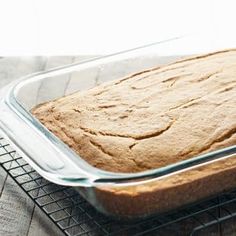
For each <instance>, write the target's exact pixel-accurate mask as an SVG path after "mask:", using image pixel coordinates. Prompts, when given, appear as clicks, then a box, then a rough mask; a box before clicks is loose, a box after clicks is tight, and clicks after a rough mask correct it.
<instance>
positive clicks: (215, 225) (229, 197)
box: [0, 137, 236, 236]
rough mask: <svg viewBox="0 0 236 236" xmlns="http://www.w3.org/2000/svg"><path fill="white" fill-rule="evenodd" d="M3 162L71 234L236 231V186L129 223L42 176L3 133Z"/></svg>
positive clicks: (0, 141) (0, 146) (0, 143)
mask: <svg viewBox="0 0 236 236" xmlns="http://www.w3.org/2000/svg"><path fill="white" fill-rule="evenodd" d="M0 165H1V166H2V167H3V168H4V169H5V171H6V172H7V173H8V174H9V175H10V176H11V177H12V178H13V180H14V181H15V182H16V183H17V184H18V185H19V187H20V188H21V189H22V190H23V191H24V192H25V193H26V194H27V195H28V196H29V197H30V198H31V199H32V200H33V201H34V202H35V204H37V205H38V206H39V207H40V208H41V210H42V211H44V213H45V214H46V215H47V216H48V217H49V218H50V219H51V220H52V222H54V223H55V224H56V225H57V226H58V227H59V228H60V229H61V231H62V232H63V233H64V234H65V235H68V236H81V235H96V236H97V235H174V236H177V235H181V236H183V235H191V236H196V235H235V234H236V226H234V223H235V222H236V190H233V191H230V192H227V193H224V194H221V195H219V196H217V197H214V198H211V199H207V200H205V201H201V202H199V203H197V204H194V205H191V206H188V207H186V208H183V209H179V210H178V211H175V212H171V213H168V214H165V215H162V216H156V217H152V218H149V219H145V220H139V221H136V222H133V223H127V222H120V221H115V220H112V219H110V218H108V217H106V216H104V215H102V214H100V213H99V212H97V211H96V210H95V209H94V208H93V207H92V206H91V205H90V204H89V203H87V202H86V201H85V200H84V199H83V198H82V197H81V196H80V195H79V194H78V193H77V192H76V191H75V190H74V189H73V188H70V187H64V186H58V185H55V184H53V183H50V182H48V181H47V180H45V179H44V178H42V177H41V176H40V175H39V174H38V173H37V172H36V171H35V170H33V169H32V167H31V166H30V165H29V164H27V163H26V162H25V161H24V160H23V158H22V157H21V156H19V155H18V154H17V152H16V151H15V150H13V149H12V147H11V146H10V145H9V144H8V142H7V141H6V140H5V139H4V138H2V137H0Z"/></svg>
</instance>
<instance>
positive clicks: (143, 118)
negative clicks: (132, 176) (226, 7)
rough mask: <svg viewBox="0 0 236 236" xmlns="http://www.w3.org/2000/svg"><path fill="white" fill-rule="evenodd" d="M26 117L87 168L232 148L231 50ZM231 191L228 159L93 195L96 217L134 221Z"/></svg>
mask: <svg viewBox="0 0 236 236" xmlns="http://www.w3.org/2000/svg"><path fill="white" fill-rule="evenodd" d="M32 113H33V115H34V116H35V117H36V118H38V119H39V121H40V122H42V123H43V124H44V125H45V126H46V127H47V128H48V129H49V130H50V131H52V132H53V133H54V134H55V135H56V136H57V137H59V138H60V139H61V140H62V141H64V142H65V143H66V144H67V145H68V146H69V147H71V148H72V149H73V150H74V151H75V152H77V153H78V154H79V155H80V156H81V157H82V158H83V159H85V160H86V161H87V162H88V163H90V164H91V165H93V166H95V167H97V168H100V169H103V170H107V171H112V172H125V173H133V172H139V171H145V170H150V169H155V168H158V167H163V166H167V165H169V164H172V163H177V162H179V161H182V160H186V159H188V158H191V157H194V156H197V155H199V154H202V153H207V152H210V151H213V150H216V149H220V148H224V147H227V146H231V145H236V49H230V50H224V51H219V52H214V53H210V54H205V55H200V56H195V57H191V58H187V59H183V60H180V61H177V62H174V63H171V64H168V65H164V66H161V67H156V68H151V69H148V70H145V71H141V72H138V73H136V74H133V75H129V76H127V77H125V78H121V79H119V80H117V81H112V82H109V83H105V84H102V85H100V86H97V87H95V88H92V89H89V90H87V91H79V92H76V93H74V94H72V95H69V96H66V97H62V98H60V99H57V100H55V101H50V102H47V103H44V104H41V105H38V106H37V107H35V108H34V109H33V110H32ZM235 186H236V160H235V158H234V157H232V158H230V159H225V160H222V161H220V162H217V163H212V164H210V165H207V166H202V167H198V168H196V169H192V170H188V171H186V172H183V173H179V174H175V175H173V176H169V177H167V178H163V179H160V180H153V181H150V182H148V183H145V184H143V185H136V186H125V187H119V186H117V187H116V186H113V187H112V188H111V186H108V187H106V186H102V187H99V188H95V189H94V191H95V195H96V200H97V201H98V202H97V205H98V206H99V207H100V210H101V211H103V212H106V213H107V212H109V214H113V215H116V216H120V217H137V216H144V215H150V214H152V213H156V212H163V211H167V210H170V209H173V208H176V207H179V206H182V205H184V204H188V203H191V202H194V201H196V200H198V199H202V198H205V197H207V196H210V195H214V194H216V193H219V192H222V191H224V190H227V189H230V188H233V187H235ZM94 204H96V203H94Z"/></svg>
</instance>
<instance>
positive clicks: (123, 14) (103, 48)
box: [0, 0, 236, 56]
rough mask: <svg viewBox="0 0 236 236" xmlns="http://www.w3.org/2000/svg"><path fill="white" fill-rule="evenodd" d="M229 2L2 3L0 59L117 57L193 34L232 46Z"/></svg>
mask: <svg viewBox="0 0 236 236" xmlns="http://www.w3.org/2000/svg"><path fill="white" fill-rule="evenodd" d="M235 7H236V1H233V0H224V1H221V0H215V1H214V0H198V1H193V0H192V1H191V0H179V1H174V0H119V1H115V0H99V1H96V0H94V1H92V0H86V1H80V0H21V1H19V0H0V30H1V31H0V32H1V37H0V55H1V56H7V55H8V56H9V55H68V54H70V55H75V54H77V55H78V54H80V55H81V54H104V53H111V52H114V51H120V50H123V49H126V48H130V47H135V46H137V45H142V44H146V43H150V42H153V41H158V40H161V39H166V38H170V37H173V36H177V35H184V34H189V33H193V32H201V34H206V33H210V34H211V36H212V37H216V38H218V39H219V40H220V41H222V42H224V41H225V40H231V41H236V32H235V26H234V24H235V22H236V14H235V9H236V8H235Z"/></svg>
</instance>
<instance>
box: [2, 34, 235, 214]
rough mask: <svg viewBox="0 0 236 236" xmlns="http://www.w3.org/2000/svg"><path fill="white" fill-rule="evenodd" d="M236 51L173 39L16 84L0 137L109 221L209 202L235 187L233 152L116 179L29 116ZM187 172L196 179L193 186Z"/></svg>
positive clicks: (6, 93) (212, 42) (8, 92)
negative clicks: (185, 62) (42, 107)
mask: <svg viewBox="0 0 236 236" xmlns="http://www.w3.org/2000/svg"><path fill="white" fill-rule="evenodd" d="M235 46H236V43H235V45H233V44H227V43H224V44H222V42H217V40H216V39H208V40H207V39H206V38H205V37H185V38H175V39H171V40H166V41H163V42H158V43H153V44H150V45H147V46H144V47H140V48H136V49H132V50H128V51H125V52H122V53H116V54H113V55H109V56H104V57H100V58H96V59H92V60H89V61H85V62H82V63H78V64H72V65H69V66H65V67H61V68H57V69H53V70H50V71H47V72H43V73H38V74H34V75H31V76H28V77H27V78H23V79H19V80H18V81H15V82H14V83H12V84H10V85H9V86H7V87H6V88H4V89H3V90H1V92H0V99H1V100H0V130H1V131H2V132H3V135H5V137H6V138H8V140H9V141H10V142H11V144H12V145H13V146H14V147H15V148H16V150H17V151H18V152H19V153H20V154H21V155H22V156H23V157H24V158H25V159H26V161H28V162H29V164H30V165H31V166H32V167H33V168H35V170H36V171H38V172H39V173H40V174H41V175H42V176H43V177H44V178H46V179H48V180H49V181H52V182H54V183H56V184H60V185H67V186H73V187H76V188H77V189H78V191H79V192H80V193H81V194H82V195H83V196H84V197H85V198H86V199H87V200H88V201H89V202H90V203H91V204H92V205H93V206H95V207H96V208H97V209H98V210H100V211H102V212H104V213H106V214H109V215H113V216H116V217H121V218H136V217H144V216H148V215H151V214H154V213H160V212H164V211H167V210H171V209H173V208H176V207H180V206H182V205H185V204H188V203H191V202H194V201H196V200H198V199H202V198H205V197H208V196H210V195H213V194H216V193H219V192H221V191H223V190H226V189H229V188H232V187H234V186H236V160H235V158H234V157H236V146H230V147H227V148H225V149H221V150H217V151H215V152H211V153H207V154H204V155H200V156H197V157H193V158H191V159H188V160H185V161H181V162H179V163H176V164H172V165H168V166H165V167H162V168H158V169H154V170H150V171H145V172H140V173H135V174H127V173H113V172H108V171H103V170H100V169H97V168H95V167H93V166H91V165H89V164H88V163H87V162H85V161H84V160H83V159H82V158H81V157H79V156H78V155H77V154H76V153H75V152H74V151H73V150H71V149H70V148H69V147H68V146H67V145H65V144H64V143H63V142H62V141H61V140H59V139H58V138H57V137H56V136H55V135H54V134H52V133H51V132H49V131H48V130H47V129H46V127H44V126H43V125H42V124H41V123H40V122H39V121H38V120H37V119H35V118H34V117H33V116H32V115H31V113H30V109H31V108H33V107H34V106H36V105H38V104H40V103H42V102H46V101H50V100H53V99H56V98H60V97H62V96H65V95H68V94H71V93H73V92H75V91H78V90H85V89H88V88H91V87H93V86H95V85H96V84H97V82H98V81H99V82H105V81H108V80H113V79H117V78H120V77H123V76H127V74H130V73H135V72H137V71H141V70H144V69H147V68H150V67H153V66H158V65H160V64H166V63H170V62H172V61H175V60H176V59H180V58H183V57H185V56H189V55H194V54H198V53H207V52H211V51H214V50H220V49H224V48H230V47H235ZM234 160H235V161H234ZM215 163H218V164H220V165H221V167H222V168H218V169H217V168H216V171H215V172H214V173H212V174H208V175H204V173H205V172H204V173H203V174H202V175H201V176H200V177H199V170H202V168H203V169H204V168H206V167H207V166H208V168H209V166H212V165H215ZM234 166H235V167H234ZM234 169H235V170H234ZM234 172H235V176H234V175H233V173H234ZM188 173H190V174H192V175H195V174H196V173H198V174H196V178H193V180H192V181H190V180H188V175H189V174H188ZM176 179H179V181H178V182H176ZM174 180H175V181H174Z"/></svg>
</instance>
